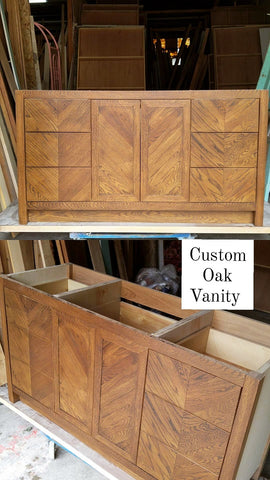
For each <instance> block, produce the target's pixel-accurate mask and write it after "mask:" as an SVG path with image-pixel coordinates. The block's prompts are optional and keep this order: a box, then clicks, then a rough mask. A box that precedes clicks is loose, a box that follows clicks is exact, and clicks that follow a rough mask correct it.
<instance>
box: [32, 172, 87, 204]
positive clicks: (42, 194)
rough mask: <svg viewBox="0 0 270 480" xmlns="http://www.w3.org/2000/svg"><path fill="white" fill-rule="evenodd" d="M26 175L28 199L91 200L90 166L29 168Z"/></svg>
mask: <svg viewBox="0 0 270 480" xmlns="http://www.w3.org/2000/svg"><path fill="white" fill-rule="evenodd" d="M26 177H27V200H28V201H37V202H38V201H48V202H49V201H51V202H53V201H55V202H57V201H70V202H72V201H73V202H83V201H90V200H91V169H90V168H77V167H71V168H67V167H63V168H39V167H37V168H27V169H26Z"/></svg>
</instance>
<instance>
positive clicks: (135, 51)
mask: <svg viewBox="0 0 270 480" xmlns="http://www.w3.org/2000/svg"><path fill="white" fill-rule="evenodd" d="M81 24H82V25H83V26H81V27H80V28H79V39H78V64H77V89H79V90H91V89H94V90H144V89H145V54H144V27H143V26H139V25H138V6H137V5H83V7H82V12H81ZM86 24H87V25H86Z"/></svg>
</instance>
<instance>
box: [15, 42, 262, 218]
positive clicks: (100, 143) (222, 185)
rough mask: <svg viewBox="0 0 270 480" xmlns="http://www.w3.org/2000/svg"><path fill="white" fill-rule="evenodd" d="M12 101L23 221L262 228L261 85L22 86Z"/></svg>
mask: <svg viewBox="0 0 270 480" xmlns="http://www.w3.org/2000/svg"><path fill="white" fill-rule="evenodd" d="M96 48H101V47H100V46H98V45H96ZM102 48H103V47H102ZM123 48H124V47H123ZM17 100H18V102H17V118H18V132H17V136H18V163H19V184H20V199H19V209H20V221H21V223H26V222H27V218H26V216H27V217H28V219H29V220H33V221H36V220H40V221H42V220H43V221H48V220H55V221H57V220H58V219H60V218H61V219H63V218H65V219H68V220H71V221H76V220H77V221H87V220H88V221H89V220H90V219H91V220H93V221H106V220H108V219H110V220H111V221H119V220H120V221H142V222H146V221H153V222H155V221H161V222H165V221H171V222H192V223H194V222H196V223H255V224H256V225H262V220H263V189H264V175H265V173H264V172H265V160H266V125H267V105H268V93H267V91H241V90H239V91H213V92H211V91H205V92H203V93H201V94H200V92H198V91H183V92H169V91H168V92H135V91H133V92H112V91H110V92H108V93H107V94H106V92H91V91H88V92H78V91H77V92H71V91H69V92H61V93H58V94H57V93H56V92H44V91H43V92H30V91H28V92H25V91H22V92H18V93H17Z"/></svg>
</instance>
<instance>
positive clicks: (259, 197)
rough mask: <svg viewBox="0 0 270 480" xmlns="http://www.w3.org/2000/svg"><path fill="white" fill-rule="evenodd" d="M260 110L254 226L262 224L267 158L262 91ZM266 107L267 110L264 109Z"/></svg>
mask: <svg viewBox="0 0 270 480" xmlns="http://www.w3.org/2000/svg"><path fill="white" fill-rule="evenodd" d="M261 93H262V97H261V103H260V109H261V115H260V120H259V141H258V158H260V162H259V163H258V171H257V188H256V213H255V218H254V224H255V225H261V224H262V223H263V206H264V200H263V199H264V188H263V185H265V165H266V156H267V128H268V127H267V118H268V104H269V92H268V91H262V92H261ZM265 106H267V110H266V108H265Z"/></svg>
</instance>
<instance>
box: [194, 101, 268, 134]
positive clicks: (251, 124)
mask: <svg viewBox="0 0 270 480" xmlns="http://www.w3.org/2000/svg"><path fill="white" fill-rule="evenodd" d="M258 128H259V102H258V100H256V99H253V100H247V99H245V100H244V99H241V100H240V99H232V100H230V101H226V102H225V101H224V100H193V101H192V115H191V130H192V131H193V132H258Z"/></svg>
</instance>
